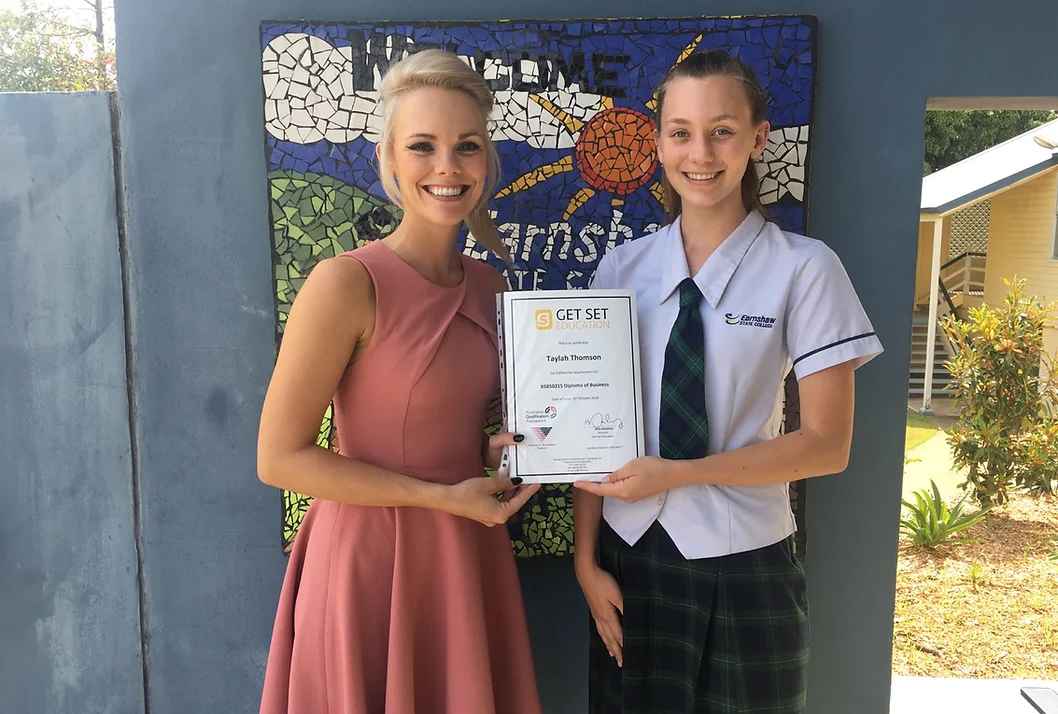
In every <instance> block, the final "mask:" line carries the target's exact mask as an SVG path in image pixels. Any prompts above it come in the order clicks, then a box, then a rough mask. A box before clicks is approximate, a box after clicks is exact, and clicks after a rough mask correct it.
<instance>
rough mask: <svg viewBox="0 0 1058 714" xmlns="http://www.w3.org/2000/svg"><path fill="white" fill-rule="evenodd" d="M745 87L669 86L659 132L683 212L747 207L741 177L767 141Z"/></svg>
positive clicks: (698, 82) (720, 79)
mask: <svg viewBox="0 0 1058 714" xmlns="http://www.w3.org/2000/svg"><path fill="white" fill-rule="evenodd" d="M769 128H770V127H769V125H768V122H766V121H764V122H760V123H755V122H754V121H753V116H752V112H751V108H750V104H749V98H748V97H747V96H746V90H745V87H744V86H743V85H742V82H741V81H740V80H738V79H736V78H734V77H728V76H726V75H713V76H709V77H702V78H697V77H678V78H676V79H674V80H672V81H671V82H669V85H668V87H667V88H666V91H665V101H664V104H663V105H662V114H661V126H660V127H659V128H658V142H657V146H658V161H659V162H660V163H661V165H662V166H663V167H664V169H665V177H666V178H667V179H668V180H669V183H670V184H671V185H672V187H673V189H675V191H676V193H678V194H679V196H680V199H681V201H682V202H683V209H684V210H685V211H686V210H687V209H689V208H698V209H702V208H713V209H715V208H725V207H732V206H731V204H732V203H733V202H737V203H738V204H739V205H740V206H741V205H742V190H741V184H742V176H743V175H744V174H745V173H746V167H747V165H748V164H749V160H750V158H751V157H752V158H754V159H759V158H760V156H761V154H762V152H763V151H764V147H765V146H766V145H767V142H768V129H769Z"/></svg>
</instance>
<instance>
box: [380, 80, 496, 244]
mask: <svg viewBox="0 0 1058 714" xmlns="http://www.w3.org/2000/svg"><path fill="white" fill-rule="evenodd" d="M390 136H391V139H390V141H391V143H390V147H389V150H390V151H392V152H393V153H392V155H391V158H392V163H391V166H392V167H393V171H394V173H395V174H396V177H397V185H398V187H399V188H400V200H401V203H402V204H403V208H404V211H405V214H407V215H410V216H412V217H414V218H416V219H418V220H421V221H424V222H427V223H432V224H434V225H437V226H444V227H451V226H455V225H457V224H458V223H459V222H460V221H462V220H463V219H464V218H466V217H467V216H468V215H470V213H471V211H473V209H474V208H475V206H477V205H478V201H480V200H481V193H482V191H483V190H484V186H485V182H486V179H487V175H488V156H487V153H486V148H485V147H486V144H485V142H486V141H487V138H486V135H485V124H484V121H483V118H482V116H481V112H480V111H479V109H478V106H477V104H475V103H474V100H473V99H471V98H470V97H469V96H468V95H467V94H466V93H464V92H461V91H458V90H454V89H439V88H435V87H423V88H421V89H415V90H413V91H410V92H408V93H407V94H405V95H404V96H402V97H401V98H400V104H399V105H398V106H397V113H396V116H394V118H393V129H392V132H391V134H390ZM379 150H380V151H383V150H385V149H383V148H382V146H381V145H380V146H379Z"/></svg>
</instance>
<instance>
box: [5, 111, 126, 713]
mask: <svg viewBox="0 0 1058 714" xmlns="http://www.w3.org/2000/svg"><path fill="white" fill-rule="evenodd" d="M0 166H3V167H4V168H3V180H2V181H0V251H2V252H3V256H4V271H3V273H4V279H3V280H0V320H2V321H3V325H4V327H3V330H0V395H2V396H0V483H2V484H3V491H2V494H3V495H2V498H3V509H2V515H0V571H2V572H3V577H0V605H2V606H0V632H2V633H3V635H2V637H0V641H2V644H0V701H2V702H3V703H2V704H0V709H2V710H3V711H6V712H26V713H27V714H37V713H38V712H39V713H41V714H43V713H45V712H47V713H49V714H50V713H52V712H56V713H58V712H71V713H73V712H82V713H84V714H89V713H92V714H96V713H98V714H103V713H107V714H109V713H111V712H139V711H142V709H143V680H142V676H141V667H140V637H139V605H138V597H137V587H136V552H135V546H134V539H133V517H132V516H133V509H132V476H131V459H130V439H129V422H128V401H127V396H126V395H127V392H126V386H125V340H124V326H123V322H124V319H123V310H122V293H121V272H120V264H119V260H118V234H117V222H116V213H115V206H114V193H115V191H114V170H113V154H112V149H111V126H110V109H109V100H108V97H107V96H106V95H103V94H93V95H87V94H67V95H59V94H47V95H33V94H0Z"/></svg>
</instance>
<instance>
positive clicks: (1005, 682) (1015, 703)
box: [889, 676, 1058, 714]
mask: <svg viewBox="0 0 1058 714" xmlns="http://www.w3.org/2000/svg"><path fill="white" fill-rule="evenodd" d="M1022 687H1046V688H1049V689H1056V690H1058V682H1047V681H1040V680H1027V679H954V678H953V679H940V678H934V677H898V676H894V677H893V690H892V691H893V694H892V698H891V699H890V701H889V714H944V713H945V712H953V713H957V714H1035V712H1036V710H1035V709H1034V708H1033V707H1032V705H1030V704H1029V703H1028V702H1027V701H1025V698H1024V697H1022V696H1021V688H1022Z"/></svg>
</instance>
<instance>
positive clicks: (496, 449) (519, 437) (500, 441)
mask: <svg viewBox="0 0 1058 714" xmlns="http://www.w3.org/2000/svg"><path fill="white" fill-rule="evenodd" d="M524 440H525V436H524V435H523V434H512V433H511V432H509V431H501V432H500V433H498V434H493V435H492V436H490V437H489V440H488V443H486V444H485V453H484V454H483V457H484V461H485V466H486V467H488V468H490V469H496V468H499V467H500V462H501V461H502V459H503V450H504V449H505V448H508V447H510V448H514V446H515V444H520V443H522V441H524ZM500 475H501V476H505V475H506V474H500Z"/></svg>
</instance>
